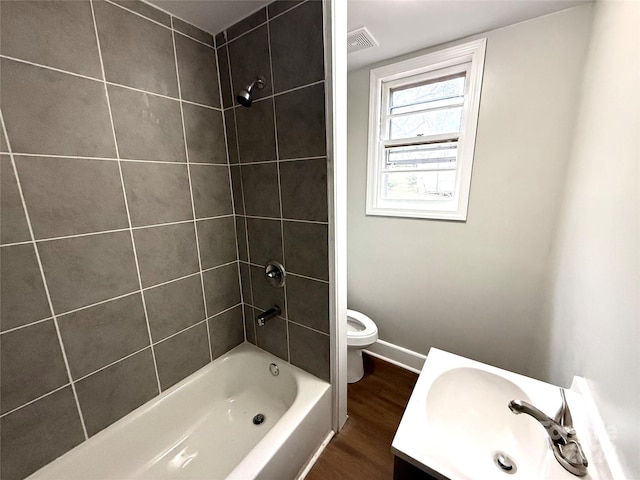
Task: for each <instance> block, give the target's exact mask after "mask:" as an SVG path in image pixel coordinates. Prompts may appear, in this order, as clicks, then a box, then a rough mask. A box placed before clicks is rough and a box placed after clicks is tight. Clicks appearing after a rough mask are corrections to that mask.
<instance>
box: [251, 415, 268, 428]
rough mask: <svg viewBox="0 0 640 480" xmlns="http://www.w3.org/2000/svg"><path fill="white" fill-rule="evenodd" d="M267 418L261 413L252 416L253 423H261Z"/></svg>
mask: <svg viewBox="0 0 640 480" xmlns="http://www.w3.org/2000/svg"><path fill="white" fill-rule="evenodd" d="M266 419H267V417H265V416H264V415H263V414H262V413H258V414H257V415H256V416H255V417H253V424H254V425H262V424H263V423H264V421H265V420H266Z"/></svg>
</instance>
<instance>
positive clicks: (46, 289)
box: [0, 111, 89, 440]
mask: <svg viewBox="0 0 640 480" xmlns="http://www.w3.org/2000/svg"><path fill="white" fill-rule="evenodd" d="M0 124H1V126H2V134H3V135H4V138H5V141H6V144H7V150H9V158H10V159H11V166H12V168H13V174H14V175H15V177H16V185H17V187H18V193H19V194H20V201H21V203H22V209H23V211H24V216H25V220H26V222H27V227H28V229H29V236H30V237H31V242H32V245H33V250H34V253H35V256H36V260H37V262H38V268H39V269H40V277H41V279H42V285H43V287H44V292H45V295H46V297H47V303H48V305H49V310H50V311H51V317H52V318H53V325H54V327H55V329H56V336H57V338H58V344H59V345H60V350H61V353H62V360H63V361H64V366H65V370H66V372H67V378H68V380H69V383H70V384H71V390H72V392H73V397H74V399H75V403H76V409H77V411H78V416H79V417H80V424H81V425H82V432H83V434H84V439H85V440H88V439H89V434H88V433H87V426H86V424H85V422H84V416H83V415H82V408H81V407H80V400H79V398H78V392H77V391H76V387H75V385H74V383H73V377H72V376H71V367H70V366H69V359H68V358H67V352H66V350H65V348H64V342H63V341H62V334H61V332H60V326H59V325H58V319H57V317H56V313H55V310H54V308H53V301H52V300H51V292H49V284H48V283H47V278H46V276H45V274H44V267H43V265H42V259H41V258H40V251H39V250H38V245H37V244H36V241H35V235H34V233H33V226H32V225H31V217H30V216H29V210H28V209H27V202H26V200H25V198H24V192H23V191H22V184H21V183H20V177H19V176H18V169H17V167H16V161H15V158H14V156H13V152H12V150H11V142H10V141H9V134H8V133H7V128H6V125H5V123H4V116H3V115H2V112H1V111H0Z"/></svg>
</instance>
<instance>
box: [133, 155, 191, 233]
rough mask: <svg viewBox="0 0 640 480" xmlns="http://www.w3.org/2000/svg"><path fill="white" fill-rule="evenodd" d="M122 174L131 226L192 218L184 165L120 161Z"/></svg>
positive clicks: (187, 179)
mask: <svg viewBox="0 0 640 480" xmlns="http://www.w3.org/2000/svg"><path fill="white" fill-rule="evenodd" d="M122 176H123V178H124V187H125V190H126V192H127V201H128V202H129V213H130V214H131V224H132V225H133V226H134V227H139V226H142V225H155V224H159V223H169V222H180V221H182V220H191V219H193V209H192V207H191V195H190V193H189V173H188V170H187V166H186V165H184V164H180V165H171V164H168V163H150V162H122Z"/></svg>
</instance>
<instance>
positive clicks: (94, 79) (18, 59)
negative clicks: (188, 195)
mask: <svg viewBox="0 0 640 480" xmlns="http://www.w3.org/2000/svg"><path fill="white" fill-rule="evenodd" d="M177 33H180V32H177ZM0 58H4V59H5V60H10V61H13V62H17V63H23V64H25V65H31V66H32V67H38V68H42V69H44V70H51V71H53V72H57V73H62V74H65V75H71V76H74V77H78V78H82V79H84V80H90V81H93V82H98V83H106V84H107V85H110V86H113V87H118V88H124V89H126V90H132V91H134V92H139V93H145V94H147V95H152V96H154V97H160V98H164V99H166V100H172V101H174V102H180V101H182V102H184V103H189V104H191V105H196V106H198V107H203V108H208V109H210V110H216V111H219V112H222V111H223V108H222V107H221V108H218V107H214V106H213V105H205V104H204V103H198V102H194V101H192V100H181V99H179V98H176V97H172V96H169V95H165V94H163V93H158V92H151V91H149V90H143V89H141V88H137V87H132V86H130V85H124V84H122V83H116V82H111V81H109V80H101V79H99V78H94V77H89V76H87V75H83V74H81V73H75V72H71V71H69V70H63V69H61V68H57V67H52V66H50V65H45V64H43V63H36V62H31V61H29V60H23V59H21V58H17V57H11V56H9V55H4V54H0ZM2 153H6V152H2ZM45 156H50V155H45ZM80 158H86V157H80ZM89 158H91V157H89ZM107 160H115V159H107ZM140 161H156V162H160V161H159V160H140ZM162 163H180V162H162Z"/></svg>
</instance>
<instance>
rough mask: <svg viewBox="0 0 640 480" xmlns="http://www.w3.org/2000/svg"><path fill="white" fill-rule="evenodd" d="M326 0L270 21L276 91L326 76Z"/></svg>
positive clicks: (303, 6)
mask: <svg viewBox="0 0 640 480" xmlns="http://www.w3.org/2000/svg"><path fill="white" fill-rule="evenodd" d="M323 32H324V29H323V26H322V2H306V3H305V4H304V5H300V7H298V8H295V9H293V10H291V11H289V12H287V13H285V14H284V15H281V16H279V17H278V18H276V19H275V20H273V21H272V22H270V23H269V33H270V39H271V62H272V65H273V85H274V89H275V91H276V92H283V91H285V90H289V89H291V88H295V87H300V86H302V85H308V84H310V83H313V82H317V81H319V80H324V43H323V38H322V37H323Z"/></svg>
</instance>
